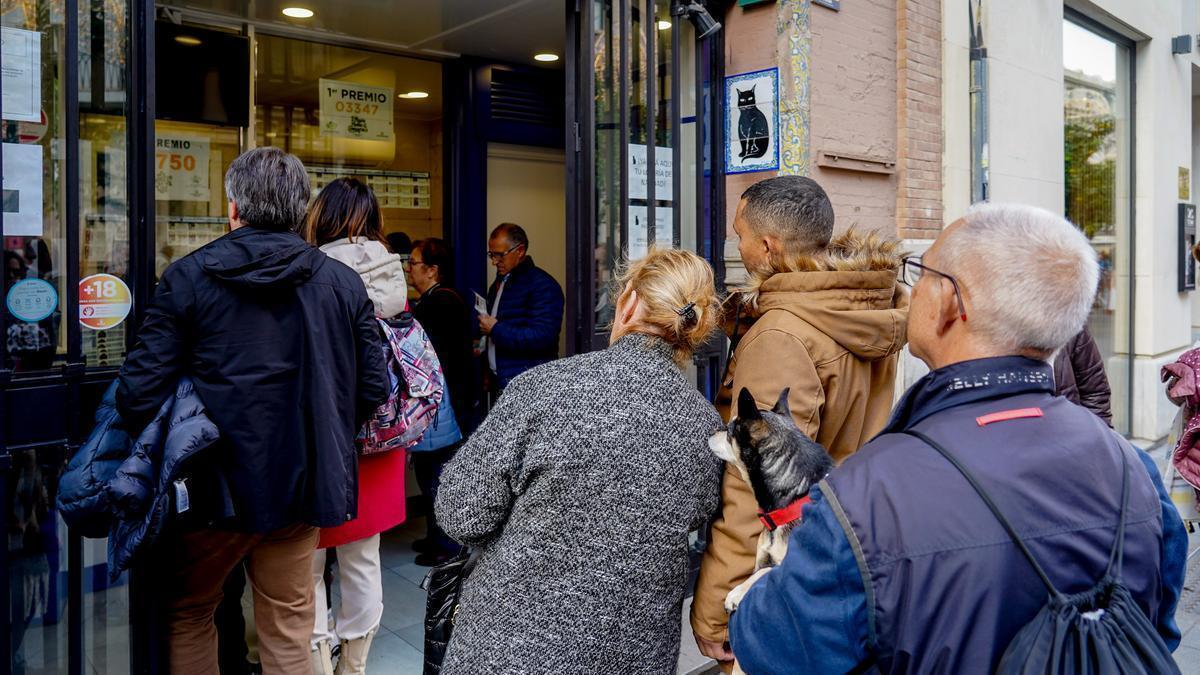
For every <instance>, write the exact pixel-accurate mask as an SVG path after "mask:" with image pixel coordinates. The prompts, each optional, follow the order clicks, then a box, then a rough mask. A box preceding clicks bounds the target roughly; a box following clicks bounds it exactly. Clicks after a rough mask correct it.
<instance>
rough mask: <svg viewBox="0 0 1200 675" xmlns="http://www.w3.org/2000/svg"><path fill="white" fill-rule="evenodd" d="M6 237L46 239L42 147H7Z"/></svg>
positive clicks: (5, 185)
mask: <svg viewBox="0 0 1200 675" xmlns="http://www.w3.org/2000/svg"><path fill="white" fill-rule="evenodd" d="M4 234H5V236H9V237H40V236H42V146H40V145H26V144H20V143H5V144H4Z"/></svg>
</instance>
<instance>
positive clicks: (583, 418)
mask: <svg viewBox="0 0 1200 675" xmlns="http://www.w3.org/2000/svg"><path fill="white" fill-rule="evenodd" d="M615 304H616V308H617V309H616V319H615V322H614V325H613V328H612V337H611V344H610V346H609V347H608V348H607V349H605V350H602V351H598V352H592V353H589V354H582V355H579V356H574V357H571V358H568V359H563V360H560V361H555V362H552V363H548V364H546V365H543V366H539V367H537V368H535V369H533V370H530V371H528V372H526V373H524V374H522V375H521V376H519V377H517V378H516V379H514V380H513V381H512V382H511V383H510V384H509V385H508V387H507V388H506V389H505V391H504V394H503V395H502V396H501V397H500V400H499V402H498V403H497V405H496V407H495V408H494V409H493V410H492V412H491V414H490V415H489V416H488V418H487V419H486V420H485V421H484V423H483V425H482V426H481V427H480V428H479V430H478V431H477V432H476V433H475V435H473V436H472V437H471V438H470V440H468V441H467V443H466V445H464V446H463V447H462V449H460V450H459V451H458V454H457V455H456V457H455V459H454V460H453V461H452V462H451V463H450V465H449V466H447V468H446V470H445V473H444V474H443V476H442V485H441V490H440V492H439V493H438V496H437V507H436V508H437V517H438V521H439V522H440V523H441V524H442V527H443V528H444V529H445V531H446V532H447V533H448V534H449V535H450V536H451V537H453V538H455V539H457V540H458V541H459V542H461V543H463V544H468V545H471V546H476V547H478V548H479V549H480V550H481V556H480V558H479V562H478V565H477V566H476V567H475V569H474V571H473V572H472V573H471V576H470V577H468V578H467V580H466V582H465V584H464V586H463V594H462V604H461V605H460V608H459V613H458V616H457V620H456V622H455V628H454V633H453V637H452V639H451V641H450V645H449V647H448V650H447V654H446V658H445V662H444V664H443V668H442V673H443V674H444V675H474V674H475V673H500V672H505V673H507V672H523V673H555V674H557V673H577V672H613V673H622V674H628V673H655V674H658V673H666V672H674V670H675V663H676V660H677V658H678V653H679V617H680V609H681V603H682V602H683V598H684V594H685V586H686V583H687V575H688V533H689V532H691V531H692V530H695V529H697V528H699V527H701V526H703V525H704V524H705V523H706V522H707V521H708V519H709V517H710V516H711V515H712V513H713V511H714V509H715V508H716V506H717V502H718V496H719V480H720V475H721V465H720V462H719V461H718V460H717V459H716V457H715V455H713V454H712V452H711V451H710V450H709V449H708V447H707V440H708V437H709V436H710V435H711V434H712V433H713V432H714V431H716V430H717V429H719V428H720V427H721V418H720V417H719V416H718V415H717V413H716V411H715V410H714V409H713V407H712V405H710V404H709V402H708V401H707V400H705V399H704V397H703V396H701V395H700V393H699V392H698V391H697V390H696V387H695V386H694V385H693V384H692V383H691V382H689V381H688V379H687V378H686V377H684V374H683V370H682V368H683V365H684V364H685V363H686V362H687V361H688V360H689V359H690V357H691V355H692V352H693V351H694V350H695V349H696V347H697V346H699V345H700V344H701V343H703V342H704V341H705V339H706V338H707V337H708V335H709V334H710V333H711V332H712V331H713V329H714V327H715V324H716V318H717V311H718V310H717V298H716V291H715V289H714V287H713V272H712V269H711V268H710V267H709V266H708V264H707V263H706V262H705V261H704V260H703V259H701V258H700V257H699V256H697V255H695V254H693V253H688V252H685V251H656V252H653V253H651V254H650V255H648V256H647V257H645V258H644V259H642V260H639V261H637V262H634V263H632V264H631V265H629V267H628V269H627V270H626V271H625V272H624V274H623V275H622V276H621V278H620V280H619V292H618V294H617V299H616V303H615Z"/></svg>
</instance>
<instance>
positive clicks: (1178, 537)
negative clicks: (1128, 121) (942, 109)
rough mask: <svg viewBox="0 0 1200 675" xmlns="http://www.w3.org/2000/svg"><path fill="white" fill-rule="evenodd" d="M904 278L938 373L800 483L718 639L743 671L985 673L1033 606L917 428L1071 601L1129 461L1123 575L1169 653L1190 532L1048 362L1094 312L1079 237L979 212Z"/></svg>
mask: <svg viewBox="0 0 1200 675" xmlns="http://www.w3.org/2000/svg"><path fill="white" fill-rule="evenodd" d="M1050 261H1053V262H1050ZM904 273H905V278H906V280H907V281H908V282H909V283H910V284H912V285H913V286H914V289H913V297H912V304H911V307H910V312H909V318H908V336H909V344H910V345H911V348H912V351H913V354H914V355H916V356H917V357H919V358H920V359H921V360H922V361H924V362H925V363H927V364H928V365H929V367H930V368H931V372H930V373H929V374H928V375H927V376H926V377H924V378H922V379H921V380H920V381H918V382H917V383H916V384H915V385H914V386H913V388H912V389H910V390H909V391H908V392H907V393H906V394H905V395H904V397H903V398H902V399H901V401H900V403H899V404H898V405H897V407H896V410H895V411H894V413H893V415H892V419H891V421H890V422H889V423H888V425H887V427H886V428H885V429H884V431H883V433H882V434H881V435H879V436H878V437H876V438H875V439H874V440H873V441H871V442H870V443H868V444H867V445H865V446H863V448H862V449H861V450H859V452H858V453H857V454H855V455H853V456H851V457H850V458H849V459H847V460H846V461H845V463H843V464H842V465H841V466H840V467H838V468H837V469H834V471H833V472H832V473H831V474H830V475H829V476H828V478H826V480H824V481H822V482H821V483H820V484H819V485H818V487H816V488H814V489H813V491H812V493H811V497H812V504H811V505H809V506H807V507H806V508H805V509H804V513H803V522H802V524H800V525H799V526H798V527H797V528H796V529H795V530H794V531H793V533H792V537H791V541H790V543H789V546H788V554H787V556H786V557H785V559H784V561H783V563H782V565H780V566H779V567H778V568H776V569H769V570H767V571H766V572H765V573H764V574H763V575H762V576H761V577H760V578H759V579H758V581H757V583H755V584H753V585H752V586H751V587H750V589H749V591H748V592H747V593H746V594H745V596H744V597H743V598H742V599H741V604H740V605H739V606H738V607H737V609H736V611H735V612H734V614H733V616H732V619H731V626H732V627H731V637H732V646H733V652H734V655H735V656H736V657H737V659H738V660H739V662H740V663H741V665H742V667H743V669H744V670H745V671H746V672H747V673H750V674H751V675H755V674H759V673H801V672H814V673H834V672H838V673H840V672H846V671H848V670H850V669H852V668H855V667H856V666H858V665H859V664H861V663H863V662H864V661H867V660H868V659H871V660H872V661H873V662H874V665H875V667H876V668H877V669H878V670H879V671H880V672H920V673H983V672H993V671H994V670H995V667H996V665H997V663H998V661H999V659H1000V657H1001V655H1002V654H1003V653H1004V651H1005V649H1006V648H1007V647H1008V645H1009V643H1010V642H1011V641H1012V639H1013V637H1014V636H1015V635H1016V633H1017V631H1019V630H1020V629H1021V628H1022V627H1023V626H1025V625H1026V624H1027V623H1029V622H1030V621H1031V620H1032V619H1033V618H1034V616H1035V615H1036V614H1037V613H1038V611H1039V610H1040V609H1041V608H1042V607H1043V606H1044V605H1045V604H1046V602H1047V597H1048V596H1047V590H1046V588H1045V587H1044V586H1043V585H1042V583H1041V581H1040V580H1039V578H1038V576H1037V574H1036V573H1035V571H1034V569H1033V567H1032V566H1031V565H1030V563H1029V562H1028V561H1027V560H1026V559H1025V558H1024V557H1023V556H1022V554H1021V553H1020V551H1019V549H1018V548H1017V546H1016V545H1015V544H1014V543H1013V542H1012V540H1011V539H1010V538H1009V536H1008V535H1007V534H1006V533H1005V531H1004V529H1003V528H1002V526H1001V525H1000V523H999V522H998V521H997V519H996V517H995V516H993V515H992V513H991V511H989V510H988V508H987V506H986V505H985V503H984V502H983V501H982V499H981V498H980V497H979V495H978V494H977V493H976V492H975V491H974V490H973V489H972V488H971V486H970V485H969V484H968V483H967V482H966V480H965V479H964V478H963V476H962V475H961V474H960V473H958V471H957V470H956V469H955V468H954V466H953V465H952V464H950V463H949V462H948V461H947V460H946V459H945V458H943V457H942V456H941V455H940V454H939V453H938V452H937V451H936V450H934V449H933V448H932V447H930V446H929V445H926V444H925V443H924V442H923V441H921V440H919V439H918V438H916V437H914V436H911V435H908V434H907V432H910V431H915V432H921V433H923V434H925V435H926V436H927V437H929V438H931V439H932V440H934V441H935V442H937V443H940V444H941V445H944V446H946V447H947V448H948V449H949V450H950V451H951V452H952V453H954V454H955V455H956V456H957V458H958V460H959V461H961V462H962V463H963V464H964V465H965V466H966V467H967V468H968V469H969V470H970V471H971V473H973V474H974V475H975V476H977V477H978V479H979V480H980V481H981V482H982V483H983V484H984V486H985V487H986V489H987V491H988V492H989V493H990V494H991V495H992V497H993V498H994V499H995V501H996V503H997V505H998V507H999V509H1000V510H1001V512H1003V513H1004V515H1005V516H1006V518H1007V519H1008V520H1009V521H1010V522H1012V524H1013V527H1014V529H1015V531H1016V532H1017V534H1018V535H1019V536H1020V537H1021V538H1022V539H1023V540H1024V541H1025V543H1026V544H1027V545H1028V547H1029V549H1030V551H1031V552H1032V555H1033V556H1034V558H1035V559H1036V560H1038V561H1039V563H1040V565H1041V566H1042V567H1043V568H1045V570H1046V571H1047V573H1048V575H1049V578H1050V582H1051V583H1053V585H1054V586H1055V587H1056V588H1057V589H1058V590H1059V591H1060V592H1062V593H1066V594H1072V593H1079V592H1082V591H1085V590H1088V589H1090V588H1091V587H1092V586H1094V585H1095V584H1096V583H1097V582H1099V581H1100V580H1101V577H1102V576H1103V574H1104V572H1105V569H1106V567H1107V566H1108V560H1109V553H1110V551H1111V550H1112V546H1113V543H1114V542H1113V536H1114V533H1115V531H1116V529H1117V524H1118V521H1119V519H1120V513H1121V496H1122V483H1123V477H1124V476H1125V475H1126V474H1125V471H1124V468H1125V467H1128V468H1129V473H1128V476H1129V486H1130V498H1129V507H1128V523H1127V529H1126V532H1125V538H1124V567H1123V571H1122V575H1121V578H1122V580H1123V582H1124V584H1125V586H1126V587H1127V588H1128V589H1129V591H1130V594H1131V595H1132V597H1133V599H1134V601H1135V602H1136V604H1137V606H1138V607H1139V608H1140V609H1141V610H1142V611H1143V612H1144V613H1145V615H1146V616H1147V617H1148V619H1149V620H1150V622H1151V623H1152V624H1153V625H1154V626H1155V627H1156V628H1157V630H1158V633H1159V635H1160V636H1161V637H1162V639H1163V640H1164V641H1165V642H1166V643H1167V645H1168V646H1169V647H1171V648H1174V647H1175V646H1176V645H1178V643H1179V638H1180V635H1179V629H1178V627H1177V626H1176V624H1175V621H1174V613H1175V606H1176V604H1177V602H1178V600H1179V595H1180V592H1181V589H1182V586H1183V574H1184V564H1185V560H1186V555H1187V534H1186V532H1185V531H1184V529H1183V523H1182V522H1181V521H1180V519H1179V515H1178V513H1177V512H1176V511H1175V507H1174V505H1172V503H1171V501H1170V499H1169V498H1168V496H1167V494H1166V491H1165V490H1164V489H1163V485H1162V481H1161V480H1160V478H1159V475H1158V471H1157V469H1156V468H1155V466H1154V464H1153V462H1152V461H1151V460H1150V459H1149V457H1147V456H1146V454H1145V453H1142V452H1140V451H1138V450H1136V449H1134V448H1133V447H1132V446H1131V445H1130V444H1129V443H1128V442H1126V441H1125V439H1123V438H1121V437H1120V436H1118V435H1117V434H1115V433H1113V432H1112V431H1111V430H1110V429H1109V428H1108V427H1107V426H1105V425H1104V424H1103V423H1102V422H1101V421H1100V420H1099V419H1097V418H1096V417H1095V416H1094V415H1092V414H1091V413H1089V412H1087V411H1086V410H1084V409H1082V408H1080V407H1079V406H1076V405H1072V404H1070V403H1068V402H1067V401H1065V400H1063V399H1062V398H1058V397H1055V396H1054V374H1053V372H1052V371H1051V367H1050V365H1049V364H1048V363H1046V359H1047V358H1049V357H1050V355H1051V354H1053V353H1054V351H1055V350H1056V349H1058V348H1059V347H1061V346H1062V345H1063V344H1065V343H1066V342H1067V340H1069V339H1070V338H1071V337H1073V336H1074V335H1075V333H1077V332H1078V331H1079V328H1080V327H1081V326H1082V325H1083V322H1084V320H1085V319H1086V318H1087V314H1088V310H1089V308H1090V306H1091V301H1092V296H1093V294H1094V293H1095V290H1096V283H1097V279H1098V276H1099V270H1098V267H1097V265H1096V257H1095V253H1094V252H1093V250H1092V249H1091V247H1090V245H1089V244H1088V241H1087V239H1086V238H1085V237H1084V236H1083V234H1082V233H1080V232H1079V231H1078V230H1076V229H1075V228H1074V227H1073V226H1072V225H1071V224H1070V223H1068V222H1066V221H1065V220H1063V219H1062V218H1061V217H1059V216H1056V215H1054V214H1051V213H1049V212H1047V211H1043V210H1040V209H1034V208H1031V207H1023V206H1007V205H988V206H981V207H976V208H973V209H972V210H971V211H970V212H968V214H967V215H966V216H965V217H964V218H963V219H962V220H959V221H958V222H956V223H955V224H953V225H951V226H950V227H949V228H948V229H947V230H946V231H945V232H943V233H942V235H941V236H940V237H939V238H938V240H937V242H936V243H935V244H934V245H933V247H932V248H930V249H929V252H928V253H927V254H926V255H925V256H924V258H923V259H911V258H910V259H908V260H906V261H905V269H904ZM968 317H969V320H968Z"/></svg>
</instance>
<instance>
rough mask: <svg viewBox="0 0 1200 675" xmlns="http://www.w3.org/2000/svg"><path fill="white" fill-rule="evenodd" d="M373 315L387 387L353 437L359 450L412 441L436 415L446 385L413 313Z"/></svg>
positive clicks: (366, 452) (403, 445)
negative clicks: (381, 401)
mask: <svg viewBox="0 0 1200 675" xmlns="http://www.w3.org/2000/svg"><path fill="white" fill-rule="evenodd" d="M377 320H378V321H379V329H380V333H381V334H382V336H383V352H384V357H385V359H386V361H387V371H388V384H389V385H390V387H391V393H390V394H389V395H388V400H387V401H386V402H384V404H383V405H381V406H379V408H377V409H376V410H375V413H374V414H373V415H371V417H370V419H368V420H367V422H366V424H364V425H363V428H362V429H361V430H360V431H359V432H358V437H357V438H356V439H355V440H356V442H357V443H358V447H359V451H360V452H361V453H362V454H364V455H371V454H375V453H378V452H387V451H389V450H402V449H406V448H410V447H412V446H413V445H416V444H417V442H418V441H420V440H421V436H423V435H424V434H425V430H426V429H428V428H429V426H430V425H431V424H433V420H434V418H436V417H437V411H438V403H439V402H441V400H442V396H444V395H445V391H446V380H445V377H444V376H443V375H442V364H441V362H440V361H438V357H437V353H436V352H434V350H433V345H432V344H430V342H429V336H428V335H426V334H425V329H424V328H421V324H420V323H418V322H417V320H416V319H414V318H413V317H412V314H411V313H409V312H404V313H403V314H400V315H399V316H398V317H396V318H395V319H391V320H385V319H377Z"/></svg>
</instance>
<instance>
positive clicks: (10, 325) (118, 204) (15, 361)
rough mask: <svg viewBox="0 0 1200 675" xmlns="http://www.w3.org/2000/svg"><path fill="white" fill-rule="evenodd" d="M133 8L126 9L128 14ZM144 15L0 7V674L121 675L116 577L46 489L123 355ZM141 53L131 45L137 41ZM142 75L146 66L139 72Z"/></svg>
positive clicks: (74, 6)
mask: <svg viewBox="0 0 1200 675" xmlns="http://www.w3.org/2000/svg"><path fill="white" fill-rule="evenodd" d="M135 10H136V11H135ZM147 12H148V13H149V15H151V16H152V14H153V5H152V3H149V2H145V3H142V4H141V5H137V4H136V3H135V2H134V1H133V0H62V1H60V2H53V3H51V2H13V3H10V2H5V3H4V6H3V12H0V22H2V25H3V62H4V78H3V83H2V85H0V89H2V94H3V122H2V127H0V129H2V134H3V146H0V159H2V164H3V176H4V180H3V189H4V193H3V207H4V208H3V213H2V215H0V242H2V243H3V248H4V263H5V275H4V281H3V284H2V286H0V290H2V291H3V295H4V308H3V312H0V332H2V333H3V337H4V340H3V342H0V399H2V400H0V504H2V505H3V506H2V511H3V514H4V518H5V526H6V533H7V536H6V539H5V545H4V546H3V547H0V573H2V574H3V575H4V583H3V584H0V606H2V607H3V608H4V611H3V613H2V614H0V617H2V621H0V624H2V630H0V658H3V659H5V666H6V667H5V668H3V669H0V670H2V671H4V672H13V673H72V674H74V673H83V672H85V671H88V672H125V671H128V670H129V667H130V655H131V650H130V637H131V636H130V630H129V620H130V614H129V610H128V607H129V600H130V595H129V593H128V583H127V577H125V576H124V575H122V576H121V577H119V578H118V579H117V580H116V581H115V582H111V583H110V582H109V579H108V573H107V567H106V557H107V556H106V546H105V541H104V540H88V541H85V540H83V539H82V537H80V536H79V534H78V533H76V532H74V531H70V530H69V529H68V528H67V527H66V525H65V523H64V522H63V520H62V518H61V516H60V515H59V513H58V511H57V508H56V506H55V497H56V493H57V489H58V481H59V477H60V475H61V473H62V470H63V468H64V466H65V464H66V462H67V460H68V459H69V458H70V457H71V455H72V454H73V453H74V452H75V450H76V449H77V448H78V447H79V444H80V443H81V441H82V440H83V435H84V434H86V433H87V431H88V430H89V429H90V427H91V419H90V412H84V411H91V410H94V409H95V403H96V401H97V399H98V398H99V396H100V393H101V392H102V391H103V389H104V388H105V386H106V385H107V383H108V382H109V381H111V379H112V377H113V375H114V374H115V370H114V368H115V366H117V365H119V364H120V362H121V360H122V359H123V357H124V354H125V351H126V349H127V347H128V344H129V331H127V330H126V329H127V328H128V327H129V326H130V324H132V323H133V321H134V318H133V317H134V314H135V307H136V306H137V305H138V304H140V303H141V302H142V300H144V297H145V296H144V289H140V287H139V286H138V284H137V283H136V281H135V278H134V277H135V273H136V270H137V268H138V265H137V263H136V260H135V259H134V256H133V255H132V251H133V246H132V243H131V236H130V233H131V231H132V228H131V225H130V220H129V218H130V213H131V212H136V208H134V205H133V200H131V199H130V194H131V187H130V186H131V185H133V184H134V183H135V181H134V180H133V178H134V177H133V175H132V174H131V172H130V171H129V170H128V167H129V166H130V157H131V156H133V154H135V153H136V150H134V148H135V147H140V146H137V145H136V142H135V140H134V139H135V134H134V133H133V131H132V129H131V120H137V119H143V120H144V119H145V115H144V113H143V114H141V115H140V116H139V114H137V113H135V112H134V109H135V106H134V105H133V102H134V101H137V100H139V96H140V97H141V100H142V101H143V102H144V88H143V89H142V90H139V91H138V92H135V91H134V90H133V89H132V88H131V83H130V78H129V76H130V73H131V72H133V70H134V69H133V64H134V62H135V61H136V60H137V58H141V59H142V60H143V64H144V63H145V57H144V53H139V54H142V55H141V56H139V57H135V55H134V45H133V41H132V40H131V36H133V35H136V34H137V32H136V27H137V26H144V18H145V16H146V15H147ZM143 44H144V41H143ZM142 72H143V73H144V68H143V69H142Z"/></svg>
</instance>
